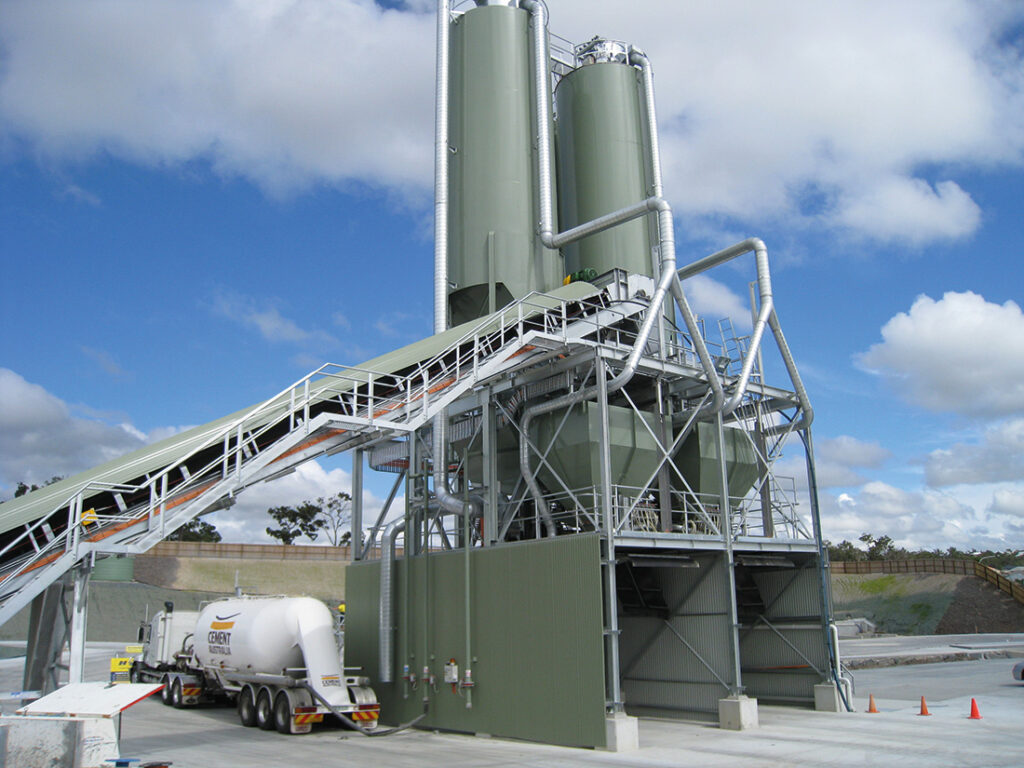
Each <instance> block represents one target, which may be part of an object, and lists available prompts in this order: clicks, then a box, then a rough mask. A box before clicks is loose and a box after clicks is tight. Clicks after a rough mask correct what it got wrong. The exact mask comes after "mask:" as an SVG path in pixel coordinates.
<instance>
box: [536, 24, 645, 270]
mask: <svg viewBox="0 0 1024 768" xmlns="http://www.w3.org/2000/svg"><path fill="white" fill-rule="evenodd" d="M577 57H578V60H579V61H580V64H581V66H580V67H578V68H577V69H575V70H573V71H572V72H570V73H569V74H568V75H566V76H565V77H564V78H562V80H561V81H560V82H559V84H558V87H557V88H556V90H555V105H556V107H557V114H558V122H557V141H556V144H557V148H558V180H559V185H558V205H559V209H558V210H559V217H560V219H561V225H562V228H563V229H570V228H572V227H574V226H576V225H578V224H582V223H584V222H587V221H590V220H592V219H596V218H597V217H599V216H602V215H604V214H606V213H611V212H613V211H617V210H619V209H620V208H625V207H626V206H629V205H633V204H635V203H638V202H640V201H641V200H644V199H646V198H647V197H650V195H651V172H650V161H649V155H650V149H649V146H648V138H647V137H648V127H647V118H646V110H645V106H644V100H643V96H642V94H643V83H642V77H641V73H640V70H638V69H637V68H636V67H634V66H632V65H631V64H629V47H628V46H626V45H625V44H623V43H618V42H614V41H610V40H600V39H595V40H592V41H591V42H590V43H588V44H587V45H586V46H584V47H582V49H578V50H577ZM653 222H654V219H653V217H650V216H645V217H643V218H640V219H636V220H634V221H631V222H628V223H626V224H622V225H620V226H618V227H615V228H614V229H610V230H606V231H605V232H601V233H599V234H596V235H591V236H590V237H586V238H584V239H583V240H581V241H579V242H577V243H573V244H572V245H569V246H566V247H565V249H564V253H565V268H566V271H567V272H569V273H572V272H575V271H577V270H579V269H586V268H592V269H595V270H597V272H598V273H599V274H600V273H602V272H607V271H608V270H610V269H613V268H615V267H620V268H622V269H626V270H629V271H630V272H635V273H638V274H644V275H651V274H652V273H653V269H652V266H651V264H652V256H651V247H652V245H653V244H655V243H656V242H657V239H656V229H655V228H654V224H653Z"/></svg>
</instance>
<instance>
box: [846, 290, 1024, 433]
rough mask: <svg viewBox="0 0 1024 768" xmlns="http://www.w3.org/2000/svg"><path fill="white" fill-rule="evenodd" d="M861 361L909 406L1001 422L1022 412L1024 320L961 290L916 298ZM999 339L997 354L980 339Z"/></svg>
mask: <svg viewBox="0 0 1024 768" xmlns="http://www.w3.org/2000/svg"><path fill="white" fill-rule="evenodd" d="M882 339H883V340H882V342H881V343H879V344H875V345H873V346H872V347H871V348H870V349H868V351H867V352H865V353H864V354H863V355H861V356H860V357H859V362H860V363H861V364H862V365H864V366H866V367H867V368H869V369H872V370H874V371H875V372H877V373H878V374H879V375H881V376H882V377H883V378H884V379H885V380H886V381H887V382H888V383H889V384H891V385H892V386H893V387H894V388H895V389H896V390H897V391H898V392H899V393H900V394H901V395H902V396H903V397H905V398H906V399H907V400H908V401H910V402H911V403H914V404H917V405H920V406H922V407H924V408H927V409H929V410H932V411H946V412H953V413H960V414H964V415H968V416H979V417H999V416H1008V415H1012V414H1018V413H1024V313H1021V309H1020V306H1019V305H1017V304H1016V303H1015V302H1013V301H1007V302H1006V303H1005V304H1001V305H1000V304H995V303H992V302H988V301H986V300H985V298H984V297H983V296H979V295H978V294H976V293H972V292H970V291H967V292H965V293H955V292H950V293H946V294H945V295H944V296H943V297H942V298H941V299H940V300H939V301H936V300H934V299H932V298H930V297H928V296H919V297H918V298H917V300H916V301H915V302H914V304H913V306H911V308H910V311H909V312H900V313H899V314H898V315H896V316H895V317H893V318H892V319H890V320H889V322H887V323H886V324H885V325H884V326H883V327H882ZM994 339H998V340H999V343H998V347H997V349H998V351H995V349H996V348H994V347H993V346H991V345H989V344H985V343H982V342H983V341H984V340H994Z"/></svg>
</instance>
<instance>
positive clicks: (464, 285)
mask: <svg viewBox="0 0 1024 768" xmlns="http://www.w3.org/2000/svg"><path fill="white" fill-rule="evenodd" d="M513 5H514V4H510V5H486V6H480V7H477V8H473V9H471V10H469V11H467V12H466V13H464V14H462V15H460V16H457V17H456V18H455V20H454V21H453V22H452V28H451V44H450V52H451V57H450V69H449V73H450V74H449V99H448V104H449V145H450V149H451V151H450V153H449V155H448V161H449V166H448V172H449V190H450V191H449V200H450V207H449V217H448V226H449V245H448V280H449V284H450V286H451V287H450V288H449V290H450V293H449V297H448V306H449V318H450V323H451V325H457V324H459V323H463V322H466V321H469V320H472V319H474V318H477V317H480V316H482V315H484V314H486V313H488V312H492V311H495V310H496V309H500V308H501V307H502V306H504V305H505V304H507V303H508V302H510V301H512V300H514V299H518V298H521V297H523V296H525V295H526V294H528V293H530V292H531V291H548V290H551V289H552V288H555V287H557V286H559V285H560V284H561V282H562V277H563V274H564V268H563V265H562V258H561V256H560V255H559V253H558V251H556V250H550V249H548V248H545V247H544V246H543V244H542V243H541V241H540V237H539V235H538V220H539V213H538V211H539V205H538V201H537V194H538V193H537V189H538V184H537V171H536V167H537V162H536V157H535V153H536V151H535V149H534V133H535V128H534V126H535V117H534V115H535V107H534V104H535V96H534V86H533V76H532V74H531V68H532V67H531V65H532V54H531V46H530V28H529V14H528V13H527V12H526V11H525V10H523V9H520V8H517V7H513Z"/></svg>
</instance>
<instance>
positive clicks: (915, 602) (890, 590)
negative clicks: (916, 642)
mask: <svg viewBox="0 0 1024 768" xmlns="http://www.w3.org/2000/svg"><path fill="white" fill-rule="evenodd" d="M832 597H833V600H832V602H833V609H834V611H835V615H836V618H839V619H844V618H851V617H861V616H863V617H864V618H867V619H869V620H870V621H872V622H874V624H875V625H876V626H877V628H878V631H879V632H883V633H891V634H902V635H940V634H961V633H973V632H1024V605H1021V604H1019V603H1017V602H1016V601H1015V600H1014V599H1013V598H1011V597H1010V596H1009V595H1006V594H1005V593H1003V592H1000V591H999V590H998V589H997V588H996V587H994V586H993V585H991V584H988V583H987V582H985V581H982V580H981V579H979V578H976V577H974V576H956V575H951V574H895V573H890V574H870V575H852V574H836V575H833V577H832Z"/></svg>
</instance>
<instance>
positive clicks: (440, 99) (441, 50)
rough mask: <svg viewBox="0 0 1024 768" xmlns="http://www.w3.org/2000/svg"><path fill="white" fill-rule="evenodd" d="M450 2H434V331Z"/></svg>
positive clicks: (443, 251) (443, 217) (440, 312)
mask: <svg viewBox="0 0 1024 768" xmlns="http://www.w3.org/2000/svg"><path fill="white" fill-rule="evenodd" d="M450 18H451V4H450V2H449V0H438V2H437V62H436V68H435V76H436V82H435V94H436V95H435V98H436V100H437V101H436V103H435V105H434V333H441V332H442V331H444V330H445V329H446V328H447V327H448V56H449V50H448V36H449V32H450V29H449V19H450Z"/></svg>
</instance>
